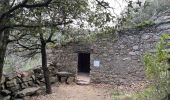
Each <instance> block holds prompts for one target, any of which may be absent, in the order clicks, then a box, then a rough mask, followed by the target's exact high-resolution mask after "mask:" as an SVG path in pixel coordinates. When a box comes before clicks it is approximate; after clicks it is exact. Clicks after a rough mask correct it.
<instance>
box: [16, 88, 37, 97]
mask: <svg viewBox="0 0 170 100" xmlns="http://www.w3.org/2000/svg"><path fill="white" fill-rule="evenodd" d="M39 89H40V87H31V88H26V89H24V90H22V91H19V92H17V93H16V97H19V98H22V97H25V96H32V95H35V94H36V92H37V91H38V90H39Z"/></svg>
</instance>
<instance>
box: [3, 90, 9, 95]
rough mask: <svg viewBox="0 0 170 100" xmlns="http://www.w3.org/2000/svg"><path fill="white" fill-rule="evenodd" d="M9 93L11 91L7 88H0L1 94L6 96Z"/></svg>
mask: <svg viewBox="0 0 170 100" xmlns="http://www.w3.org/2000/svg"><path fill="white" fill-rule="evenodd" d="M10 94H11V91H9V90H1V95H2V96H8V95H10Z"/></svg>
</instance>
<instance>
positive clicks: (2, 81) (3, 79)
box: [0, 75, 5, 84]
mask: <svg viewBox="0 0 170 100" xmlns="http://www.w3.org/2000/svg"><path fill="white" fill-rule="evenodd" d="M4 82H5V76H4V75H2V78H1V83H0V84H3V83H4Z"/></svg>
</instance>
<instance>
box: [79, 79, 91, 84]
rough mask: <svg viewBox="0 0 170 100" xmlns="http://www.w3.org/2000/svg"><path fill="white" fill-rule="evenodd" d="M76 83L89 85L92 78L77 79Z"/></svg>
mask: <svg viewBox="0 0 170 100" xmlns="http://www.w3.org/2000/svg"><path fill="white" fill-rule="evenodd" d="M76 83H77V85H89V84H90V80H83V79H77V80H76Z"/></svg>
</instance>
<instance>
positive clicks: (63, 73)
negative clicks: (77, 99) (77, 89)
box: [56, 72, 73, 76]
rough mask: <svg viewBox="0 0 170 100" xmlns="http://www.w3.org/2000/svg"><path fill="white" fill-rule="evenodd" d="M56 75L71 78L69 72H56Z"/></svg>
mask: <svg viewBox="0 0 170 100" xmlns="http://www.w3.org/2000/svg"><path fill="white" fill-rule="evenodd" d="M56 74H57V75H59V76H73V73H70V72H57V73H56Z"/></svg>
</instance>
